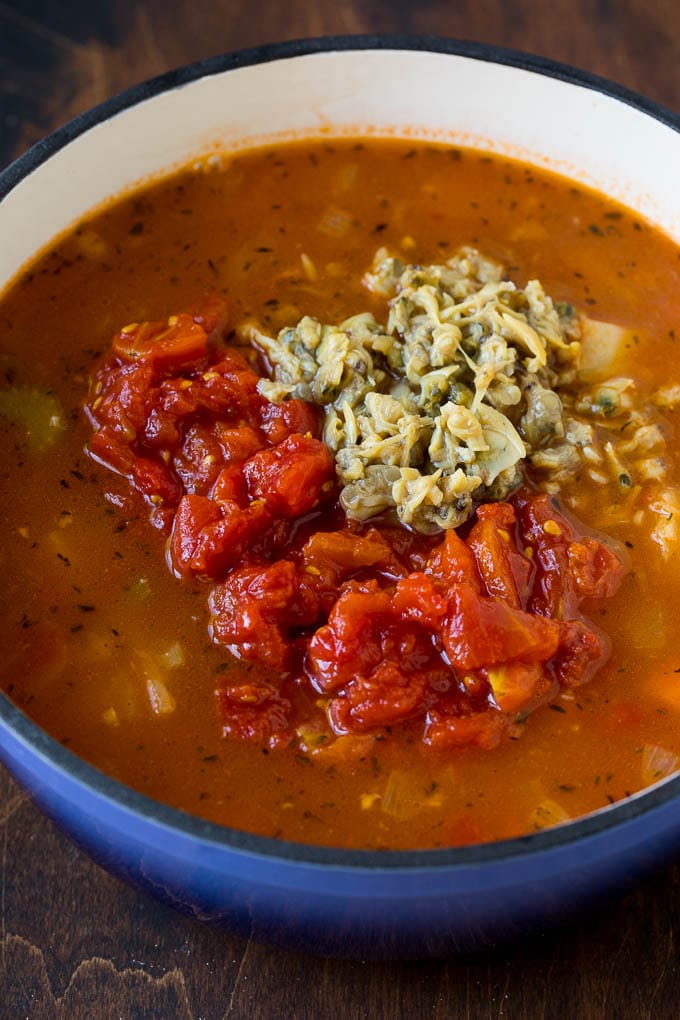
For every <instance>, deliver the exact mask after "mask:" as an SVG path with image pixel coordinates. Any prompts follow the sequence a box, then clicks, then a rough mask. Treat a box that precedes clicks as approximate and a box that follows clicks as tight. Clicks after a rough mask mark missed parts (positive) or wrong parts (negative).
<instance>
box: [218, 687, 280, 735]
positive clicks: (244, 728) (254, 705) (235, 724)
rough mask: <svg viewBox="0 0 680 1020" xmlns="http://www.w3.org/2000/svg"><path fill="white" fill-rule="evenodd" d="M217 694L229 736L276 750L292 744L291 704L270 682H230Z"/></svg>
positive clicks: (223, 727) (226, 733) (223, 724)
mask: <svg viewBox="0 0 680 1020" xmlns="http://www.w3.org/2000/svg"><path fill="white" fill-rule="evenodd" d="M216 693H217V698H218V703H219V709H220V715H221V717H222V732H223V734H224V736H225V737H234V738H236V739H237V740H252V741H255V742H256V743H258V744H262V745H264V746H266V747H269V748H271V749H272V750H275V749H276V748H278V747H286V746H288V745H289V744H290V743H291V741H292V739H293V732H292V727H291V724H290V719H289V717H290V714H291V703H290V701H289V700H288V699H287V698H284V697H282V696H281V694H279V693H278V691H276V689H275V688H274V687H272V686H271V685H270V684H265V683H262V682H259V683H247V684H230V685H229V686H228V687H225V688H222V689H220V690H218V691H217V692H216Z"/></svg>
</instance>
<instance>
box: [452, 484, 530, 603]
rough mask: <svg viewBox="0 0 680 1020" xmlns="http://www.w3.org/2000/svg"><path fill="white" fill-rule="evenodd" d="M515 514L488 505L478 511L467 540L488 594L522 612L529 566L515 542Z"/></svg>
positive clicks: (500, 505) (503, 506) (506, 505)
mask: <svg viewBox="0 0 680 1020" xmlns="http://www.w3.org/2000/svg"><path fill="white" fill-rule="evenodd" d="M514 529H515V511H514V509H513V508H512V507H511V506H510V504H509V503H487V504H485V505H484V506H480V507H478V509H477V521H476V523H475V525H474V526H473V528H472V531H471V532H470V534H469V536H468V539H467V543H466V544H467V546H468V548H469V549H470V550H471V551H472V553H473V554H474V557H475V560H476V563H477V568H478V570H479V573H480V574H481V576H482V580H483V581H484V587H485V588H486V591H487V594H489V595H494V596H496V597H497V598H500V599H503V600H504V601H505V602H507V603H508V605H509V606H513V607H514V608H515V609H521V608H522V607H523V605H524V604H525V603H526V598H527V595H528V591H529V574H530V572H531V564H530V562H529V560H528V559H527V558H526V557H525V556H522V555H521V553H520V552H519V551H518V549H517V546H516V544H515V538H514Z"/></svg>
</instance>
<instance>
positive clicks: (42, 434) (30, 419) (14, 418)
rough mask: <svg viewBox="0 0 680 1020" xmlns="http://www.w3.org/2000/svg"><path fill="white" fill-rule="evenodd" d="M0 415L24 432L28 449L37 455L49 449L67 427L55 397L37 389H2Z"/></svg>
mask: <svg viewBox="0 0 680 1020" xmlns="http://www.w3.org/2000/svg"><path fill="white" fill-rule="evenodd" d="M0 415H2V416H3V417H4V418H7V420H8V421H9V422H11V424H12V425H17V426H20V427H23V428H24V429H25V430H26V438H27V440H28V444H29V446H30V447H31V449H33V450H35V451H37V452H42V451H43V450H47V449H49V448H50V447H51V446H52V445H53V444H54V442H55V441H56V440H57V439H58V438H59V435H60V433H61V432H63V430H64V428H65V427H66V426H65V421H64V410H63V408H62V406H61V404H60V403H59V401H58V400H57V398H56V397H55V396H54V394H53V393H50V392H48V391H45V390H40V389H37V387H35V386H12V387H11V388H10V389H7V390H0Z"/></svg>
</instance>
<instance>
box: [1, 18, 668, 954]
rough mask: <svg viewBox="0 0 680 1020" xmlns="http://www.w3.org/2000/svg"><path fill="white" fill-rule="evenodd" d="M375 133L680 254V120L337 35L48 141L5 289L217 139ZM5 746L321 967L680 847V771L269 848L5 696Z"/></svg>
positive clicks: (209, 74)
mask: <svg viewBox="0 0 680 1020" xmlns="http://www.w3.org/2000/svg"><path fill="white" fill-rule="evenodd" d="M368 131H370V132H377V133H382V134H384V133H400V134H406V133H408V134H411V135H413V136H416V137H422V138H435V139H437V140H446V141H448V140H450V141H452V142H455V143H458V144H463V145H473V146H478V147H486V148H488V149H489V150H491V151H494V152H501V153H505V154H509V155H512V156H518V157H521V158H524V159H527V160H529V161H531V162H534V163H536V164H539V165H542V166H548V167H551V168H553V169H556V170H558V171H561V172H563V173H565V174H567V175H569V176H571V177H573V178H575V179H577V180H579V181H581V182H584V183H586V184H590V185H594V186H595V187H597V188H598V189H599V190H601V191H605V192H607V193H608V194H610V195H612V196H613V197H614V198H616V199H619V200H621V201H623V202H624V203H625V204H627V205H628V206H629V207H632V208H633V209H635V210H637V211H638V212H639V213H640V214H642V215H644V216H646V217H647V218H648V219H650V220H651V221H652V222H654V223H657V224H659V225H660V226H662V227H663V228H664V229H665V230H666V232H667V233H669V234H671V235H672V236H673V237H675V238H676V239H677V240H678V241H680V188H678V186H677V168H678V167H679V166H680V118H678V117H677V116H674V115H673V114H671V113H669V112H668V111H665V110H663V109H661V108H660V107H658V106H656V105H655V104H654V103H651V102H649V101H647V100H644V99H642V98H640V97H638V96H635V95H632V94H631V93H629V92H627V91H625V90H624V89H622V88H618V87H616V86H614V85H611V84H610V83H608V82H606V81H603V80H601V79H598V78H594V77H592V76H591V75H588V74H584V73H582V72H579V71H575V70H572V69H570V68H567V67H564V66H561V65H558V64H555V63H552V62H550V61H546V60H542V59H539V58H535V57H528V56H525V55H523V54H518V53H512V52H508V51H504V50H498V49H493V48H490V47H485V46H479V45H475V44H472V43H460V42H449V41H443V40H436V39H413V38H361V37H357V38H347V39H323V40H316V41H305V42H298V43H286V44H283V45H279V46H267V47H264V48H262V49H258V50H251V51H248V52H243V53H236V54H232V55H229V56H225V57H218V58H215V59H212V60H207V61H204V62H202V63H199V64H194V65H192V66H190V67H188V68H184V69H182V70H180V71H176V72H173V73H170V74H166V75H164V76H163V77H161V78H157V79H155V80H154V81H151V82H149V83H147V84H144V85H140V86H138V87H136V88H133V89H132V90H130V91H129V92H126V93H124V94H123V95H121V96H118V97H116V98H114V99H112V100H110V101H108V102H106V103H104V104H103V105H102V106H99V107H97V108H96V109H94V110H92V111H90V112H88V113H85V114H83V115H82V116H80V117H77V118H76V119H75V120H74V121H72V122H71V123H70V124H68V125H66V127H64V128H61V129H60V130H59V131H57V132H56V133H55V134H53V135H51V136H50V137H49V138H47V139H46V140H45V141H43V142H41V143H39V144H38V145H36V146H34V148H33V149H31V150H30V152H28V153H27V154H26V155H25V156H22V157H21V159H19V160H18V161H17V162H16V163H14V164H13V165H12V166H10V167H9V168H8V169H7V170H5V171H4V173H3V174H1V175H0V236H1V237H2V247H1V250H0V287H1V286H3V285H4V283H5V282H6V281H8V280H9V279H11V278H12V276H13V275H14V274H15V273H16V272H17V270H18V269H19V268H20V267H21V266H22V264H23V263H24V262H25V261H26V260H27V259H28V258H29V257H30V256H32V255H33V254H34V253H35V252H36V251H38V250H39V249H40V248H42V247H43V246H44V245H45V244H47V243H48V241H49V240H50V239H51V238H52V237H53V236H54V235H55V234H57V233H59V232H60V231H62V230H63V229H65V228H66V227H68V226H69V225H70V224H71V223H72V222H73V221H74V220H75V219H77V218H78V217H79V216H81V215H82V214H84V213H85V212H87V211H88V210H89V209H91V208H92V207H94V206H96V205H97V204H98V203H100V202H101V201H103V200H104V199H106V198H107V197H109V196H111V195H115V194H116V193H118V192H121V191H124V190H125V189H127V188H128V187H129V186H130V185H132V184H134V183H136V182H139V181H140V180H143V179H144V178H146V177H147V176H153V175H154V174H157V173H158V172H160V171H163V170H166V169H170V168H172V167H173V166H176V165H182V164H183V163H186V162H187V161H189V160H190V159H191V158H193V157H194V156H196V155H198V154H200V153H203V152H205V151H206V150H209V149H212V148H214V147H215V146H227V147H230V146H241V145H245V146H247V145H249V144H257V143H258V142H262V141H267V140H271V139H272V138H273V137H275V136H277V137H291V136H296V135H304V134H319V133H327V134H328V135H329V136H332V135H333V134H338V133H343V132H344V133H348V132H349V133H355V134H356V133H362V132H364V133H365V132H368ZM0 755H1V756H2V759H3V761H4V762H5V763H6V765H7V767H8V768H9V769H10V771H11V772H12V773H13V775H14V776H15V777H16V778H17V780H18V781H19V782H20V783H21V784H22V785H23V786H24V787H25V788H26V789H27V790H28V791H29V792H30V794H31V796H32V797H33V799H34V800H35V801H36V803H37V804H39V805H40V806H41V807H42V808H43V809H44V810H45V811H46V812H47V814H48V815H49V816H50V817H51V818H52V819H54V821H55V822H57V824H58V825H59V826H60V827H61V828H62V829H64V831H65V832H67V833H68V834H69V835H70V836H71V837H72V838H73V840H74V841H75V842H76V843H77V844H78V845H79V846H81V847H83V848H84V849H85V850H86V851H87V852H88V853H90V854H91V855H92V857H93V858H94V859H95V860H96V861H97V862H98V863H100V864H101V865H103V866H104V867H105V868H108V869H109V870H111V871H112V872H114V873H115V874H117V875H119V876H122V877H123V878H126V879H128V880H130V881H132V882H133V883H134V884H136V885H137V886H139V887H140V888H141V889H144V890H146V891H148V892H151V893H152V894H153V895H155V896H157V897H159V898H160V899H162V900H164V901H165V902H166V903H169V904H172V905H173V906H175V907H178V908H179V909H181V910H183V911H185V912H186V913H189V914H192V915H194V916H195V917H197V918H200V919H202V920H209V921H212V922H216V923H219V924H221V925H223V926H224V927H226V928H229V929H232V930H237V931H240V932H242V933H245V934H250V935H252V937H253V938H255V939H257V940H262V941H269V942H273V943H276V944H279V945H282V946H287V947H290V948H294V949H298V950H304V951H308V952H312V953H315V954H323V955H338V956H348V957H351V956H356V957H359V956H361V957H391V958H400V957H401V958H403V957H421V956H436V955H440V956H441V955H445V954H448V953H451V952H455V951H460V950H464V949H472V948H479V947H484V946H487V945H490V944H492V943H493V942H495V941H497V940H499V939H504V938H507V937H510V936H516V935H520V934H525V933H528V932H533V931H536V930H537V928H538V927H540V926H541V925H543V924H545V923H547V922H550V921H554V920H556V919H559V918H560V917H564V916H565V914H566V913H567V912H571V911H573V910H574V909H575V908H578V907H579V906H582V905H583V904H585V903H587V902H591V901H592V900H594V899H595V898H596V897H599V896H601V895H604V894H606V893H609V892H612V891H613V890H615V889H623V888H625V887H627V886H629V885H630V884H632V883H633V882H634V881H635V880H636V879H638V878H639V877H640V875H642V874H643V873H644V872H646V871H648V870H649V869H650V868H652V867H654V866H656V865H658V864H659V863H661V862H662V861H663V860H666V859H668V858H670V857H671V855H672V854H673V853H674V852H676V851H677V850H680V777H677V778H671V779H669V780H667V781H665V782H663V783H661V784H659V785H657V786H656V787H654V788H653V789H651V790H648V791H647V792H645V793H642V794H639V795H637V796H634V797H631V798H630V799H629V800H627V801H625V802H623V803H619V804H617V805H614V806H612V807H609V808H606V809H604V810H602V811H599V812H598V813H596V814H594V815H591V816H589V817H587V818H583V819H581V820H580V821H575V822H572V823H570V824H568V825H566V826H561V827H558V828H555V829H551V830H548V831H544V832H539V833H536V834H534V835H531V836H526V837H524V838H521V839H514V840H508V841H505V842H499V843H493V844H489V845H486V846H479V847H470V848H462V849H454V850H432V851H427V852H420V851H419V852H405V851H398V852H368V851H353V850H335V849H325V848H317V847H311V846H303V845H299V844H293V843H285V842H280V841H276V840H273V839H267V838H263V837H259V836H251V835H249V834H247V833H243V832H238V831H235V830H231V829H228V828H224V827H220V826H218V825H214V824H211V823H208V822H203V821H200V820H198V819H196V818H192V817H190V816H189V815H186V814H183V813H182V812H179V811H176V810H173V809H171V808H168V807H165V806H164V805H161V804H158V803H155V802H153V801H151V800H149V799H148V798H146V797H143V796H141V795H139V794H137V793H134V792H133V791H132V790H130V789H128V788H127V787H125V786H123V785H121V784H120V783H118V782H116V781H115V780H113V779H110V778H109V777H108V776H106V775H104V774H102V773H101V772H99V771H98V770H97V769H95V768H92V767H91V766H90V765H87V764H86V763H85V762H83V761H81V760H80V759H78V758H77V757H75V756H74V755H73V754H71V753H70V752H69V751H68V750H66V748H64V747H62V746H61V745H59V744H58V743H56V742H55V741H54V740H52V738H50V737H49V736H47V735H46V734H45V733H44V732H43V731H41V730H40V729H39V728H38V727H37V726H36V725H35V724H34V723H32V722H31V721H30V720H28V719H27V718H26V717H25V716H24V715H23V714H22V713H21V712H20V711H19V710H18V709H17V708H15V707H14V706H13V705H12V704H11V703H10V702H9V701H8V700H7V699H6V698H5V697H4V696H2V695H0Z"/></svg>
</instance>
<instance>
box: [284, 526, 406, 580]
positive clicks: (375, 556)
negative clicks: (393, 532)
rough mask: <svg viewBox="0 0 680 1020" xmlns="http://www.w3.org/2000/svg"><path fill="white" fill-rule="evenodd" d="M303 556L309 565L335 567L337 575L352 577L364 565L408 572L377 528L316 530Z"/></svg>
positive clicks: (401, 573) (392, 572) (393, 573)
mask: <svg viewBox="0 0 680 1020" xmlns="http://www.w3.org/2000/svg"><path fill="white" fill-rule="evenodd" d="M302 556H303V559H304V561H305V563H306V564H307V565H308V566H312V567H315V568H316V569H317V570H322V569H324V568H327V567H329V566H330V567H331V568H332V569H333V571H334V573H335V575H336V577H337V578H340V577H348V576H351V575H352V574H354V573H356V572H357V571H359V570H361V569H362V568H364V567H376V568H377V569H378V570H380V571H381V572H382V571H384V572H385V573H387V574H388V575H389V576H391V577H403V576H404V574H405V573H406V571H405V569H404V567H403V566H402V565H401V563H400V562H399V560H398V559H397V557H396V556H395V554H394V553H393V551H392V549H391V547H390V546H389V545H388V543H387V542H386V541H385V539H384V538H383V536H382V535H381V534H380V532H379V531H378V530H377V529H376V528H368V530H367V531H366V532H364V534H357V533H356V532H353V531H349V530H344V531H316V532H314V534H313V535H312V536H311V538H309V539H308V540H307V542H306V543H305V545H304V547H303V549H302Z"/></svg>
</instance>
